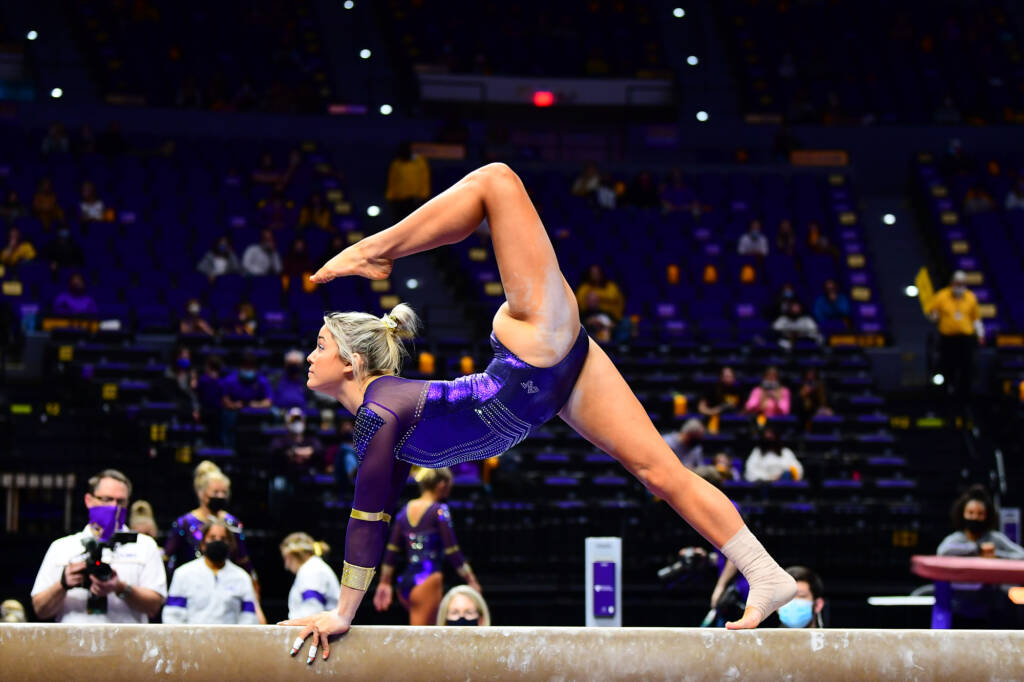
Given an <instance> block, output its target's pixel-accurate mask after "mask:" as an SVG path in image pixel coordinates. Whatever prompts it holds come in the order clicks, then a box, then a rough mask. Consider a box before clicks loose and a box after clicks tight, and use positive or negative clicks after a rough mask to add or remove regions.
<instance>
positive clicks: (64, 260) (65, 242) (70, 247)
mask: <svg viewBox="0 0 1024 682" xmlns="http://www.w3.org/2000/svg"><path fill="white" fill-rule="evenodd" d="M43 257H44V258H46V260H48V261H49V262H50V269H51V270H56V269H57V268H71V267H81V266H83V265H85V253H84V252H83V251H82V247H81V246H79V244H78V242H76V241H75V240H74V238H72V236H71V230H70V229H69V228H68V227H67V226H66V225H61V227H60V229H59V230H57V236H56V237H54V238H53V239H51V240H50V241H49V242H47V243H46V245H45V246H43Z"/></svg>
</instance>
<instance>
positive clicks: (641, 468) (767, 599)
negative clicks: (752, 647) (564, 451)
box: [559, 340, 796, 629]
mask: <svg viewBox="0 0 1024 682" xmlns="http://www.w3.org/2000/svg"><path fill="white" fill-rule="evenodd" d="M559 415H560V416H561V417H562V419H564V420H565V421H566V422H567V423H568V424H569V426H571V427H572V428H573V429H575V430H576V431H577V432H578V433H579V434H580V435H582V436H583V437H584V438H586V439H587V440H589V441H590V442H591V443H593V444H594V445H596V446H597V447H599V448H601V449H602V450H604V451H605V452H607V453H608V454H609V455H611V456H612V457H614V458H615V459H617V460H618V461H619V462H620V463H622V465H623V466H625V467H626V469H628V470H629V471H630V473H632V474H633V475H634V476H636V477H637V478H638V479H640V482H642V483H643V484H644V485H645V486H646V487H647V489H648V490H650V491H651V492H652V493H654V494H655V495H657V496H658V497H660V498H662V499H664V500H666V501H667V502H668V503H669V504H670V505H672V508H673V509H675V510H676V511H677V512H678V513H679V515H680V516H682V517H683V518H684V519H686V521H687V523H689V524H690V525H691V526H693V527H694V529H695V530H696V531H697V532H698V533H700V534H701V535H703V536H704V537H705V538H707V540H708V541H709V542H711V544H713V545H714V546H715V547H718V548H719V549H721V550H722V553H723V554H725V556H727V557H728V558H729V559H731V560H732V562H733V563H734V564H736V567H737V568H738V569H739V570H740V572H742V573H743V575H744V576H746V578H747V580H748V582H749V583H750V595H749V597H748V599H747V608H746V611H745V612H744V614H743V617H742V618H740V620H738V621H736V622H734V623H729V624H727V626H726V627H729V628H731V629H741V628H751V627H756V626H757V625H758V624H759V623H760V622H761V621H762V620H764V618H765V617H766V616H768V615H769V614H770V613H772V612H773V611H775V609H777V608H779V607H780V606H782V605H783V604H785V603H786V602H788V601H789V600H790V599H792V598H793V595H794V594H796V583H795V582H794V580H793V578H792V577H790V576H789V574H788V573H786V572H785V571H784V570H782V568H781V567H780V566H779V565H778V564H777V563H776V562H775V560H774V559H772V558H771V556H769V554H768V552H767V551H765V549H764V547H762V546H761V543H760V542H758V541H757V539H756V538H755V537H754V535H753V534H752V533H751V532H750V531H749V530H748V529H747V527H746V525H744V523H743V519H742V518H741V517H740V515H739V513H738V512H737V511H736V508H735V507H733V505H732V503H731V502H730V501H729V498H727V497H726V496H725V495H724V494H723V493H722V492H721V491H720V490H718V489H717V488H715V487H714V486H713V485H711V484H710V483H708V482H707V481H705V480H704V479H702V478H701V477H700V476H698V475H696V474H695V473H693V472H692V471H690V470H689V469H687V468H686V467H684V466H683V465H682V463H681V462H680V461H679V459H678V458H677V457H676V456H675V454H674V453H673V452H672V450H670V449H669V447H668V445H666V443H665V441H664V439H662V437H661V434H659V433H658V431H657V429H656V428H655V427H654V424H652V423H651V419H650V417H649V416H648V415H647V411H646V410H645V409H644V408H643V406H642V405H641V404H640V401H639V400H637V399H636V396H635V395H633V391H632V390H630V388H629V385H627V384H626V380H625V379H623V378H622V375H621V374H619V371H618V369H616V367H615V365H614V364H612V361H611V360H610V359H609V358H608V356H607V355H606V354H605V352H604V351H603V350H602V349H601V347H600V346H598V345H597V344H596V343H594V341H593V340H591V342H590V352H589V353H588V354H587V359H586V360H585V361H584V364H583V371H582V372H580V377H579V379H578V380H577V381H576V386H575V387H574V388H573V391H572V394H571V395H570V396H569V401H568V402H567V403H566V404H565V407H563V408H562V411H561V412H560V413H559Z"/></svg>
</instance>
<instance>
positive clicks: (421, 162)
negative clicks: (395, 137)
mask: <svg viewBox="0 0 1024 682" xmlns="http://www.w3.org/2000/svg"><path fill="white" fill-rule="evenodd" d="M384 198H385V199H386V200H387V202H388V205H390V206H391V214H392V216H393V217H392V219H393V220H394V221H395V222H397V221H399V220H401V219H402V218H404V217H405V216H407V215H409V214H410V213H412V212H413V211H414V210H416V207H417V206H419V205H420V204H422V203H423V202H424V201H426V200H427V199H429V198H430V166H429V165H428V164H427V160H426V159H425V158H423V157H422V156H420V155H419V154H413V153H412V143H410V142H408V141H405V142H402V143H401V144H399V145H398V151H397V152H396V153H395V157H394V158H393V159H392V160H391V165H390V166H389V167H388V184H387V188H386V189H385V191H384Z"/></svg>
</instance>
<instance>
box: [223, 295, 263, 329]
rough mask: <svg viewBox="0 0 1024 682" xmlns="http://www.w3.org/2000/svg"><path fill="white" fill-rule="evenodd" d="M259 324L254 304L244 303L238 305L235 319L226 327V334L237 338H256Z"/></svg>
mask: <svg viewBox="0 0 1024 682" xmlns="http://www.w3.org/2000/svg"><path fill="white" fill-rule="evenodd" d="M258 327H259V322H258V321H257V320H256V309H255V308H254V307H253V306H252V303H248V302H246V301H243V302H242V303H239V304H238V310H237V312H235V318H234V319H233V320H231V321H229V322H228V323H227V324H225V325H224V333H226V334H234V335H236V336H255V335H256V330H257V329H258Z"/></svg>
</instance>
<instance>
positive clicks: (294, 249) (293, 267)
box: [281, 237, 316, 287]
mask: <svg viewBox="0 0 1024 682" xmlns="http://www.w3.org/2000/svg"><path fill="white" fill-rule="evenodd" d="M313 272H316V264H315V263H313V260H312V259H311V258H310V257H309V251H307V249H306V240H305V239H303V238H302V237H296V238H295V241H293V242H292V246H291V248H290V249H289V250H288V253H287V254H285V257H284V261H283V263H282V268H281V273H282V274H283V275H284V276H285V277H287V278H288V286H289V287H291V286H292V285H293V284H294V286H301V284H302V282H303V281H304V280H305V278H306V276H307V275H309V274H310V273H313Z"/></svg>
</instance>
